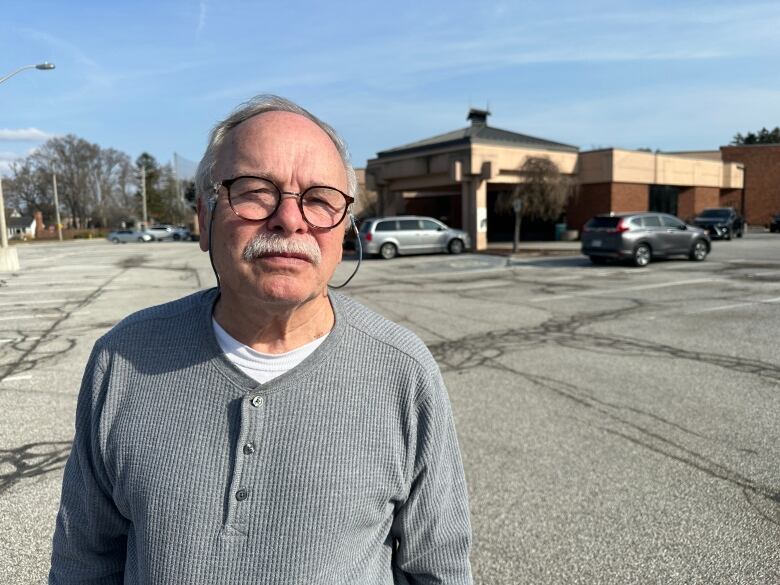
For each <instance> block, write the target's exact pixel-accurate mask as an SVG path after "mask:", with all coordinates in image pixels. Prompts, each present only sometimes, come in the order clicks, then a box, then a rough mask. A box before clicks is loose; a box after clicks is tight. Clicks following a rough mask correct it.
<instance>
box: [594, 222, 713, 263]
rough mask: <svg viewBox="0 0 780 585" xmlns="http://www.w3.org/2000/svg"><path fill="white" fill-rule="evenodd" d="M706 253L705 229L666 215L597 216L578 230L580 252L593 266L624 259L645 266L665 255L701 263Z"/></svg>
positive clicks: (708, 242) (707, 244) (708, 241)
mask: <svg viewBox="0 0 780 585" xmlns="http://www.w3.org/2000/svg"><path fill="white" fill-rule="evenodd" d="M709 252H710V237H709V235H708V234H707V232H706V231H705V230H703V229H701V228H698V227H694V226H692V225H688V224H686V223H685V222H684V221H682V220H680V219H678V218H676V217H675V216H673V215H668V214H666V213H652V212H644V213H621V214H609V215H597V216H596V217H594V218H593V219H591V220H590V221H589V222H588V223H586V224H585V228H584V229H583V230H582V253H583V254H585V255H586V256H588V257H589V258H590V260H591V262H593V263H594V264H604V263H606V262H607V261H608V260H610V259H616V260H618V259H626V260H631V261H632V262H633V263H634V265H635V266H647V264H648V263H649V262H650V260H651V259H652V258H661V257H667V256H687V257H688V258H690V259H691V260H697V261H701V260H704V259H705V258H706V257H707V254H709Z"/></svg>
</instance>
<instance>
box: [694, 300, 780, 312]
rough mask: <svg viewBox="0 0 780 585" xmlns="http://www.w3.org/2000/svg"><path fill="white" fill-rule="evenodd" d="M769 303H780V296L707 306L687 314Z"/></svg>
mask: <svg viewBox="0 0 780 585" xmlns="http://www.w3.org/2000/svg"><path fill="white" fill-rule="evenodd" d="M771 303H780V297H775V298H772V299H762V300H758V301H743V302H741V303H732V304H730V305H720V306H718V307H708V308H706V309H699V310H697V311H688V312H687V314H688V315H699V314H701V313H713V312H715V311H727V310H729V309H742V308H747V307H752V306H753V305H768V304H771Z"/></svg>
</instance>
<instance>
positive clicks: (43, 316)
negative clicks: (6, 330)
mask: <svg viewBox="0 0 780 585" xmlns="http://www.w3.org/2000/svg"><path fill="white" fill-rule="evenodd" d="M64 315H65V314H64V313H51V314H49V313H41V314H40V315H12V316H10V317H0V321H19V320H21V319H53V318H55V317H63V316H64Z"/></svg>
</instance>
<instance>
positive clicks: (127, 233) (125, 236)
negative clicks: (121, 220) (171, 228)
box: [106, 230, 153, 244]
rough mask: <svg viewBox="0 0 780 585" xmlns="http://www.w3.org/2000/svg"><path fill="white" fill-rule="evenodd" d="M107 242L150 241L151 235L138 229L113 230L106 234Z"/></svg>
mask: <svg viewBox="0 0 780 585" xmlns="http://www.w3.org/2000/svg"><path fill="white" fill-rule="evenodd" d="M106 239H107V240H108V241H109V242H113V243H115V244H120V243H121V244H124V243H127V242H151V241H152V240H153V238H152V236H150V235H149V234H147V233H145V232H139V231H138V230H115V231H113V232H111V233H110V234H108V235H107V236H106Z"/></svg>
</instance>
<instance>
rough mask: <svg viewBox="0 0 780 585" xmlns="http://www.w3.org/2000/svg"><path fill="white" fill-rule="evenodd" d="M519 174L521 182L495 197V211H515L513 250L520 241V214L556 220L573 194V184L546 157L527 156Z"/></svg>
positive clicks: (515, 249) (521, 215)
mask: <svg viewBox="0 0 780 585" xmlns="http://www.w3.org/2000/svg"><path fill="white" fill-rule="evenodd" d="M520 175H521V179H522V182H520V183H518V184H517V185H516V186H515V188H514V189H512V191H508V192H504V193H501V194H500V195H499V196H498V198H497V199H496V211H497V212H499V213H501V212H511V211H514V212H515V236H514V245H513V247H512V249H513V251H514V252H517V247H518V242H519V241H520V222H521V219H522V217H528V218H531V219H541V220H546V221H553V220H555V219H558V218H559V217H560V216H561V214H562V213H563V211H564V209H566V204H567V203H568V202H569V199H570V197H571V196H572V194H573V193H574V189H573V185H574V183H573V182H572V181H571V179H570V178H569V177H567V176H566V175H564V174H562V173H561V171H560V170H559V169H558V166H557V165H556V164H555V163H554V162H553V161H551V160H550V159H549V158H545V157H528V158H527V159H526V160H525V162H524V163H523V166H521V167H520Z"/></svg>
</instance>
